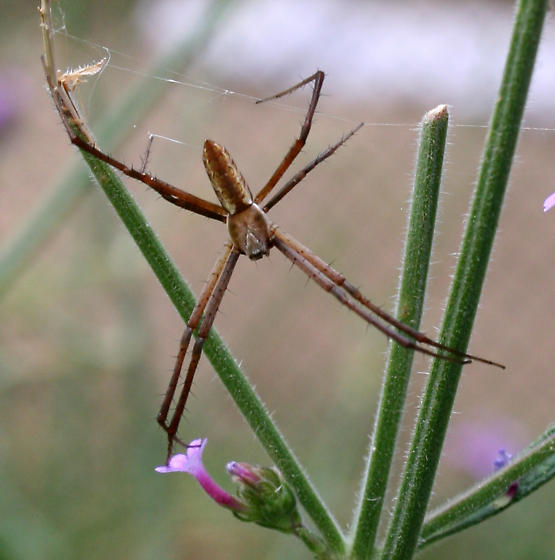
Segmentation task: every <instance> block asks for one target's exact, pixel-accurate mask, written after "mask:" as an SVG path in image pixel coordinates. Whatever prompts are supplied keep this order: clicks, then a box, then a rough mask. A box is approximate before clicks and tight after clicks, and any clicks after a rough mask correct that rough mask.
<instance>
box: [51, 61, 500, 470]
mask: <svg viewBox="0 0 555 560" xmlns="http://www.w3.org/2000/svg"><path fill="white" fill-rule="evenodd" d="M323 81H324V73H323V72H321V71H317V72H316V73H314V74H313V75H312V76H309V77H308V78H306V79H305V80H302V81H301V82H299V83H298V84H295V85H294V86H292V87H290V88H288V89H286V90H284V91H282V92H280V93H277V94H276V95H273V96H270V97H267V98H266V99H261V100H259V101H258V102H257V103H260V102H263V101H267V100H269V99H277V98H279V97H282V96H284V95H287V94H289V93H291V92H293V91H295V90H296V89H298V88H301V87H303V86H305V85H307V84H310V83H311V82H313V83H314V89H313V93H312V98H311V101H310V105H309V107H308V111H307V113H306V116H305V119H304V123H303V125H302V127H301V132H300V134H299V137H298V138H297V140H295V142H294V144H293V145H292V146H291V148H290V149H289V151H288V152H287V154H286V155H285V157H284V158H283V159H282V160H281V163H280V164H279V165H278V166H277V168H276V170H275V171H274V173H273V174H272V176H271V177H270V179H268V182H267V183H266V184H265V185H264V186H263V187H262V188H261V189H260V191H259V192H258V193H257V194H256V196H253V195H252V193H251V191H250V189H249V187H248V185H247V183H246V182H245V179H244V178H243V176H242V175H241V173H240V171H239V170H238V169H237V166H236V165H235V163H234V161H233V160H232V158H231V156H230V155H229V153H228V152H227V150H226V149H225V148H223V147H222V146H220V145H219V144H217V143H216V142H213V141H212V140H206V141H205V142H204V151H203V161H204V166H205V168H206V172H207V173H208V177H209V179H210V182H211V183H212V187H213V189H214V191H215V193H216V196H217V197H218V200H219V201H220V205H218V204H214V203H213V202H209V201H207V200H204V199H202V198H199V197H197V196H194V195H192V194H190V193H187V192H185V191H183V190H181V189H178V188H176V187H174V186H172V185H170V184H168V183H166V182H164V181H162V180H160V179H158V178H156V177H154V176H152V175H150V174H149V173H147V172H146V171H145V169H144V167H145V166H144V165H143V167H142V169H141V170H137V169H133V168H132V167H129V166H127V165H126V164H124V163H122V162H121V161H119V160H117V159H115V158H113V157H111V156H109V155H107V154H105V153H104V152H102V151H100V150H99V149H98V148H97V147H96V146H94V145H93V144H92V143H89V142H88V141H87V140H85V139H84V138H82V137H80V136H78V135H76V134H75V132H74V131H73V130H72V128H71V126H69V125H68V115H67V108H66V107H65V106H64V105H63V101H62V100H61V98H60V97H57V96H56V95H54V100H55V103H56V106H57V108H58V110H59V111H60V114H61V116H62V120H63V122H64V124H65V126H66V129H67V131H68V134H69V137H70V139H71V142H72V143H73V144H75V145H76V146H78V147H79V148H81V149H82V150H85V151H87V152H89V153H90V154H92V155H93V156H95V157H97V158H98V159H100V160H102V161H104V162H106V163H108V164H109V165H111V166H113V167H115V168H116V169H119V170H120V171H121V172H122V173H124V174H125V175H128V176H129V177H132V178H133V179H137V180H139V181H142V182H143V183H145V184H146V185H148V186H149V187H151V188H153V189H154V190H155V191H157V192H158V193H159V194H160V195H161V196H162V197H163V198H165V199H166V200H168V201H169V202H171V203H172V204H175V205H176V206H180V207H181V208H185V209H186V210H190V211H192V212H195V213H197V214H202V215H203V216H206V217H207V218H211V219H213V220H217V221H220V222H224V223H226V224H227V230H228V233H229V240H228V241H227V242H226V244H225V250H224V252H223V255H222V256H221V257H220V258H218V260H217V261H216V263H215V265H214V268H213V270H212V272H211V273H210V276H209V280H208V282H207V283H206V284H205V286H204V289H203V290H202V292H201V294H200V297H199V299H198V302H197V304H196V306H195V308H194V309H193V312H192V313H191V315H190V317H189V319H188V321H187V326H186V328H185V331H184V333H183V336H182V338H181V342H180V345H179V353H178V356H177V359H176V362H175V367H174V370H173V374H172V376H171V379H170V382H169V385H168V389H167V391H166V394H165V397H164V400H163V402H162V406H161V407H160V411H159V413H158V416H157V420H158V423H159V424H160V426H162V428H163V429H164V430H165V432H166V433H167V436H168V459H169V457H170V454H171V451H172V447H173V443H174V441H178V442H179V443H182V442H181V441H180V440H179V439H178V438H177V430H178V428H179V422H180V420H181V417H182V416H183V411H184V409H185V405H186V403H187V398H188V396H189V393H190V391H191V385H192V382H193V377H194V374H195V371H196V369H197V365H198V362H199V360H200V356H201V352H202V346H203V344H204V341H205V340H206V337H207V336H208V334H209V332H210V329H211V327H212V324H213V322H214V318H215V317H216V313H217V311H218V308H219V306H220V303H221V301H222V298H223V295H224V293H225V291H226V288H227V286H228V284H229V281H230V278H231V275H232V273H233V270H234V268H235V265H236V264H237V261H238V260H239V257H240V256H241V255H246V256H247V257H248V258H249V259H251V260H258V259H260V258H262V257H264V256H267V255H268V254H269V252H270V249H271V248H272V247H276V248H277V249H278V250H279V251H281V252H282V253H283V254H284V255H285V257H287V258H288V259H289V260H290V261H291V262H292V263H293V264H294V265H295V266H298V267H299V268H300V269H301V270H302V271H303V272H304V273H305V274H306V275H307V276H308V277H309V278H312V279H313V280H314V281H315V282H316V283H317V284H318V285H319V286H320V287H321V288H323V289H324V290H326V291H327V292H329V293H331V294H332V295H333V296H334V297H335V298H337V299H338V300H339V301H340V302H341V303H342V304H343V305H345V306H346V307H347V308H349V309H350V310H352V311H354V312H355V313H356V314H357V315H359V316H360V317H361V318H362V319H363V320H365V321H366V322H367V323H369V324H371V325H373V326H375V327H376V328H377V329H379V330H380V331H381V332H382V333H384V334H385V335H386V336H387V337H389V338H390V339H392V340H394V341H396V342H398V343H399V344H401V345H402V346H404V347H406V348H409V349H414V350H417V351H418V352H422V353H423V354H427V355H429V356H435V357H439V358H442V359H445V360H449V361H455V362H460V363H468V362H470V361H472V360H478V361H480V362H484V363H486V364H490V365H495V366H498V367H504V366H502V365H501V364H498V363H496V362H493V361H491V360H487V359H485V358H480V357H478V356H474V355H471V354H465V353H464V352H460V351H458V350H455V349H454V348H450V347H448V346H445V345H443V344H440V343H438V342H436V341H434V340H432V339H430V338H428V337H427V336H426V335H425V334H423V333H421V332H419V331H416V330H414V329H412V328H411V327H409V326H407V325H405V324H403V323H401V322H399V321H398V320H397V319H395V317H393V316H392V315H390V314H389V313H387V312H385V311H383V310H382V309H381V308H379V307H378V306H377V305H375V304H373V303H372V302H371V301H370V300H369V299H367V298H366V297H364V296H363V295H362V294H361V293H360V291H359V290H358V289H357V288H356V287H355V286H354V285H353V284H351V283H350V282H348V281H347V280H346V279H345V277H344V276H342V275H341V274H340V273H339V272H337V271H336V270H335V269H334V268H332V267H331V266H330V265H329V264H327V263H326V262H324V261H323V260H322V259H320V258H319V257H318V256H317V255H315V254H314V253H312V252H311V251H310V250H309V249H308V248H306V247H305V246H304V245H302V244H301V243H300V242H299V241H297V240H295V239H294V238H293V237H291V236H290V235H288V234H286V233H284V232H282V231H280V229H279V228H278V226H277V225H276V224H274V223H273V222H271V221H270V220H269V218H268V216H267V213H268V211H269V210H270V209H271V208H272V207H273V206H274V205H275V204H277V203H278V202H279V201H280V200H281V199H282V198H283V197H284V196H285V195H286V194H287V193H288V192H289V191H290V190H291V189H293V187H295V185H297V184H298V183H300V182H301V181H302V179H304V177H305V176H306V175H307V174H308V173H309V172H310V171H312V170H313V169H314V168H315V167H316V166H317V165H318V164H319V163H321V162H322V161H324V160H325V159H326V158H328V157H330V156H331V155H332V154H333V153H334V152H335V151H336V150H337V149H338V148H339V147H340V146H342V145H343V144H344V143H345V142H346V141H347V140H348V139H349V138H351V136H353V135H354V134H355V133H356V132H357V131H358V130H359V129H360V128H361V127H362V126H363V124H362V123H361V124H359V125H358V126H356V127H355V128H354V129H353V130H351V131H350V132H349V133H347V134H346V135H344V136H343V137H342V138H341V139H340V140H339V141H338V142H337V143H335V144H334V145H332V146H330V147H329V148H327V149H326V150H325V151H323V152H322V153H321V154H320V155H318V156H317V157H316V158H315V159H314V160H313V161H311V162H310V163H308V164H307V165H306V166H305V167H304V168H303V169H301V170H300V171H299V172H298V173H297V174H296V175H294V176H293V177H292V178H291V179H289V180H288V181H287V182H285V184H284V185H283V186H281V187H280V188H279V189H278V190H277V192H275V193H274V194H273V196H271V197H270V198H268V197H269V195H270V193H271V192H272V191H273V189H274V187H275V186H276V185H277V183H278V182H279V180H280V179H281V178H282V176H283V175H284V173H285V172H286V171H287V169H288V168H289V166H290V165H291V164H292V163H293V161H294V160H295V158H296V157H297V155H298V154H299V152H300V151H301V150H302V148H303V146H304V145H305V142H306V139H307V137H308V134H309V132H310V128H311V126H312V119H313V116H314V113H315V111H316V106H317V104H318V100H319V98H320V92H321V89H322V83H323ZM195 330H197V339H196V341H195V343H194V345H193V349H192V352H191V355H190V358H189V362H188V365H187V371H186V375H185V381H184V383H183V386H182V388H181V390H180V393H179V398H178V400H177V403H176V406H175V408H174V410H173V412H172V413H171V415H170V409H171V405H172V402H173V401H174V397H175V395H176V392H177V388H178V384H179V380H180V378H181V371H182V369H183V364H184V361H185V356H186V353H187V349H188V348H189V344H190V342H191V337H192V335H193V333H194V332H195Z"/></svg>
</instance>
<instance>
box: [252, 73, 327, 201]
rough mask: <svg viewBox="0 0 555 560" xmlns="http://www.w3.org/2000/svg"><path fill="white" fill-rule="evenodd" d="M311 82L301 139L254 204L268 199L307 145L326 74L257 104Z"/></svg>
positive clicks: (281, 95) (321, 74) (256, 197)
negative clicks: (311, 90) (312, 85)
mask: <svg viewBox="0 0 555 560" xmlns="http://www.w3.org/2000/svg"><path fill="white" fill-rule="evenodd" d="M310 82H314V90H313V92H312V98H311V100H310V105H309V107H308V111H307V113H306V116H305V119H304V123H303V125H302V127H301V132H300V134H299V137H298V138H297V140H295V142H294V143H293V145H292V146H291V148H289V151H288V152H287V154H286V155H285V157H284V158H283V159H282V161H281V163H280V164H279V165H278V167H277V169H276V170H275V171H274V174H273V175H272V176H271V177H270V179H268V182H267V183H266V184H265V185H264V186H263V187H262V189H261V190H260V192H259V193H258V194H257V195H256V196H255V198H254V202H255V203H256V204H259V203H260V202H262V200H264V198H266V196H267V195H268V194H269V193H270V191H271V190H272V189H273V188H274V187H275V186H276V184H277V182H278V181H279V180H280V179H281V177H282V176H283V174H284V173H285V172H286V171H287V169H288V168H289V166H290V165H291V164H292V163H293V161H294V160H295V158H296V157H297V156H298V155H299V152H300V151H301V150H302V148H303V146H304V145H305V142H306V138H307V136H308V133H309V132H310V127H311V126H312V117H314V112H315V111H316V105H318V99H320V92H321V90H322V83H323V82H324V73H323V72H322V71H321V70H318V71H317V72H315V73H314V74H312V76H309V77H308V78H306V79H305V80H303V81H302V82H299V83H298V84H295V85H294V86H292V87H290V88H289V89H286V90H284V91H281V92H280V93H276V94H275V95H272V96H270V97H266V98H265V99H259V100H258V101H257V103H263V102H264V101H268V100H270V99H278V98H279V97H283V96H284V95H288V94H289V93H291V92H293V91H295V90H296V89H299V88H300V87H303V86H304V85H306V84H309V83H310Z"/></svg>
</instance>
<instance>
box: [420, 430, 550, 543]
mask: <svg viewBox="0 0 555 560" xmlns="http://www.w3.org/2000/svg"><path fill="white" fill-rule="evenodd" d="M554 477H555V426H552V427H551V428H549V429H548V430H547V431H546V432H545V433H544V434H542V436H541V437H540V438H539V439H538V441H535V442H533V443H532V444H531V445H530V446H529V447H528V448H526V449H525V450H524V451H523V452H522V453H521V454H519V456H517V457H515V458H514V459H513V460H512V461H511V462H510V463H509V465H508V466H507V467H505V468H504V469H502V470H500V471H499V472H497V473H496V474H495V475H493V476H491V477H490V478H488V479H486V480H484V481H482V482H480V484H478V485H477V486H476V487H474V488H470V489H469V490H467V491H466V492H464V494H461V495H460V496H457V497H456V498H454V499H452V500H450V501H449V502H448V503H447V504H445V505H444V506H442V507H441V508H438V509H437V510H435V511H433V512H432V513H431V514H430V515H429V516H428V518H427V520H426V521H425V523H424V526H423V527H422V535H421V537H420V540H419V543H418V548H419V549H421V548H424V547H426V546H428V545H429V544H432V543H433V542H436V541H438V540H440V539H443V538H445V537H447V536H449V535H453V534H455V533H458V532H459V531H462V530H463V529H466V528H467V527H471V526H472V525H476V524H477V523H481V522H482V521H485V520H486V519H488V518H489V517H492V516H493V515H497V514H498V513H500V512H502V511H503V510H504V509H506V508H508V507H509V506H511V505H513V504H515V503H517V502H519V501H520V500H522V499H523V498H525V497H526V496H528V495H529V494H530V493H531V492H533V491H534V490H536V489H537V488H539V487H540V486H542V485H544V484H546V483H547V482H549V481H550V480H552V479H553V478H554Z"/></svg>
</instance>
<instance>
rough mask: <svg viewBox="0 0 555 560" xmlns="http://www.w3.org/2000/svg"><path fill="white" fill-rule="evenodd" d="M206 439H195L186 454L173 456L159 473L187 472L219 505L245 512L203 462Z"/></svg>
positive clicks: (157, 470)
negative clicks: (210, 473)
mask: <svg viewBox="0 0 555 560" xmlns="http://www.w3.org/2000/svg"><path fill="white" fill-rule="evenodd" d="M206 441H207V440H206V438H204V439H195V440H194V441H192V442H191V443H190V444H189V445H188V446H187V452H186V453H178V454H177V455H173V456H172V457H171V459H170V460H169V461H168V464H167V465H162V466H160V467H156V468H155V469H154V470H155V471H156V472H159V473H172V472H185V473H189V474H191V475H193V476H194V477H195V478H196V479H197V481H198V483H199V484H200V485H201V486H202V488H203V489H204V491H205V492H206V493H207V494H208V495H209V496H210V497H211V498H212V499H213V500H214V501H215V502H216V503H218V504H220V505H221V506H223V507H226V508H228V509H231V510H233V511H236V512H242V511H244V510H245V506H244V504H242V503H241V502H240V501H239V500H237V499H236V498H234V497H233V496H232V495H231V494H229V493H228V492H226V491H225V490H224V489H223V488H221V487H220V486H218V484H216V482H215V481H214V479H213V478H212V477H211V476H210V475H209V474H208V471H207V470H206V468H205V466H204V464H203V462H202V453H203V452H204V447H205V445H206Z"/></svg>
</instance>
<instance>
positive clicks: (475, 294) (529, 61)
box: [383, 0, 547, 560]
mask: <svg viewBox="0 0 555 560" xmlns="http://www.w3.org/2000/svg"><path fill="white" fill-rule="evenodd" d="M546 8H547V2H546V1H545V0H521V1H520V3H519V5H518V10H517V14H516V18H515V23H514V29H513V35H512V39H511V46H510V50H509V54H508V58H507V62H506V66H505V72H504V76H503V82H502V84H501V89H500V93H499V97H498V101H497V104H496V107H495V112H494V115H493V119H492V123H491V127H490V131H489V135H488V138H487V141H486V147H485V151H484V157H483V163H482V167H481V170H480V175H479V179H478V185H477V187H476V192H475V195H474V200H473V203H472V208H471V210H470V215H469V219H468V223H467V227H466V232H465V236H464V240H463V244H462V249H461V255H460V258H459V261H458V264H457V270H456V273H455V277H454V280H453V285H452V287H451V293H450V297H449V302H448V305H447V309H446V313H445V318H444V322H443V327H442V333H441V339H440V341H441V342H442V343H443V344H447V345H448V346H451V347H454V348H457V349H458V350H461V351H464V350H465V349H466V347H467V345H468V341H469V339H470V333H471V329H472V325H473V322H474V317H475V314H476V310H477V307H478V302H479V297H480V291H481V288H482V284H483V282H484V276H485V273H486V268H487V264H488V262H489V256H490V252H491V248H492V245H493V240H494V235H495V231H496V228H497V222H498V219H499V213H500V210H501V205H502V203H503V197H504V194H505V188H506V185H507V180H508V177H509V171H510V167H511V163H512V158H513V154H514V150H515V146H516V142H517V139H518V132H519V128H520V123H521V120H522V114H523V111H524V104H525V101H526V95H527V92H528V86H529V84H530V78H531V75H532V69H533V66H534V60H535V56H536V51H537V47H538V43H539V39H540V35H541V30H542V26H543V21H544V17H545V12H546ZM460 374H461V366H460V365H457V364H452V363H449V362H445V361H441V360H435V361H434V363H433V366H432V371H431V373H430V378H429V381H428V386H427V388H426V392H425V395H424V399H423V402H422V407H421V409H420V413H419V416H418V420H417V424H416V429H415V433H414V437H413V441H412V444H411V448H410V451H409V456H408V460H407V464H406V466H405V472H404V475H403V480H402V483H401V488H400V490H399V495H398V499H397V501H396V507H395V511H394V514H393V518H392V520H391V524H390V527H389V531H388V534H387V537H386V542H385V547H384V552H383V557H384V558H387V559H388V560H401V559H408V558H412V556H413V555H414V551H415V549H416V545H417V542H418V537H419V534H420V530H421V526H422V521H423V519H424V514H425V512H426V508H427V505H428V500H429V498H430V493H431V490H432V485H433V481H434V478H435V473H436V470H437V465H438V463H439V457H440V454H441V449H442V445H443V440H444V437H445V433H446V430H447V424H448V422H449V417H450V415H451V411H452V407H453V402H454V399H455V394H456V391H457V386H458V381H459V378H460Z"/></svg>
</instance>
